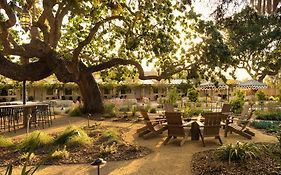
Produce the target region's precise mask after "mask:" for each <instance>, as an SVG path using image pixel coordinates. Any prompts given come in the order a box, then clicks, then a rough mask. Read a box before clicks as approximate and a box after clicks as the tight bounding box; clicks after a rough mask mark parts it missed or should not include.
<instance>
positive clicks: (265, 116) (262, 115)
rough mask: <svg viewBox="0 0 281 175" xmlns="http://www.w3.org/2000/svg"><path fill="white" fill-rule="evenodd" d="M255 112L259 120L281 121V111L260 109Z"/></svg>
mask: <svg viewBox="0 0 281 175" xmlns="http://www.w3.org/2000/svg"><path fill="white" fill-rule="evenodd" d="M255 114H256V116H257V117H256V119H259V120H273V121H281V111H272V112H262V111H258V112H256V113H255Z"/></svg>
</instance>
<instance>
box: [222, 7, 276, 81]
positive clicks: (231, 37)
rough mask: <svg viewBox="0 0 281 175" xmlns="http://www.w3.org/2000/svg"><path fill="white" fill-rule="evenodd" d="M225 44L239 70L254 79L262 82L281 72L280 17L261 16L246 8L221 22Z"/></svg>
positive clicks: (274, 15)
mask: <svg viewBox="0 0 281 175" xmlns="http://www.w3.org/2000/svg"><path fill="white" fill-rule="evenodd" d="M219 24H220V26H221V30H222V31H223V32H224V33H225V34H224V36H225V37H224V38H225V41H226V42H225V43H226V45H228V48H229V50H230V52H231V57H232V61H233V62H235V64H234V65H235V67H236V68H244V69H246V70H247V72H248V73H249V75H250V76H251V77H252V78H253V79H257V80H260V81H262V80H263V79H264V77H265V76H266V75H276V74H277V73H278V71H279V70H280V68H281V57H280V56H281V55H280V42H281V13H280V11H278V12H277V13H275V14H272V15H259V14H258V13H257V12H256V11H255V10H254V9H252V8H250V7H246V8H245V9H244V10H242V11H241V12H240V13H238V14H235V15H233V16H231V17H228V18H226V19H223V20H221V21H220V22H219Z"/></svg>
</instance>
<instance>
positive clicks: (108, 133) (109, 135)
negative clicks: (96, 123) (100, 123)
mask: <svg viewBox="0 0 281 175" xmlns="http://www.w3.org/2000/svg"><path fill="white" fill-rule="evenodd" d="M101 135H102V137H105V138H106V139H107V141H106V144H111V143H113V142H115V143H122V140H121V133H120V131H119V130H118V129H116V128H109V129H106V130H105V131H103V132H102V133H101Z"/></svg>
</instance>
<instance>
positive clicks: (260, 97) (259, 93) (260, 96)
mask: <svg viewBox="0 0 281 175" xmlns="http://www.w3.org/2000/svg"><path fill="white" fill-rule="evenodd" d="M255 96H256V97H257V99H258V100H259V101H263V100H266V97H265V93H264V92H263V91H261V90H258V91H257V92H256V93H255Z"/></svg>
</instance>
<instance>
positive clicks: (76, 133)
mask: <svg viewBox="0 0 281 175" xmlns="http://www.w3.org/2000/svg"><path fill="white" fill-rule="evenodd" d="M54 144H55V145H69V146H73V145H75V146H90V145H91V144H92V139H91V138H90V137H89V136H88V134H87V133H86V132H85V131H84V130H82V129H80V128H78V127H76V126H69V127H67V128H66V129H65V130H64V131H63V132H62V133H61V134H60V135H58V136H57V138H56V139H55V141H54Z"/></svg>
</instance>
